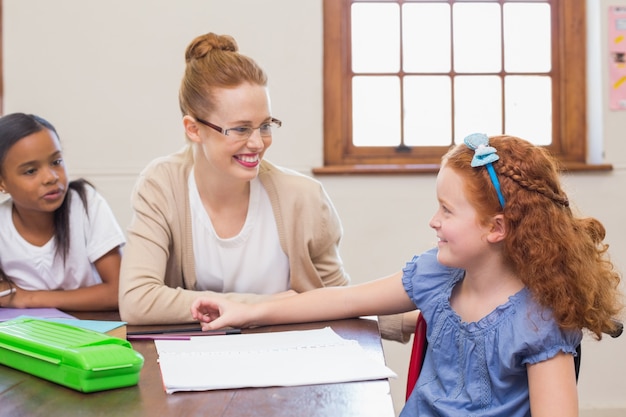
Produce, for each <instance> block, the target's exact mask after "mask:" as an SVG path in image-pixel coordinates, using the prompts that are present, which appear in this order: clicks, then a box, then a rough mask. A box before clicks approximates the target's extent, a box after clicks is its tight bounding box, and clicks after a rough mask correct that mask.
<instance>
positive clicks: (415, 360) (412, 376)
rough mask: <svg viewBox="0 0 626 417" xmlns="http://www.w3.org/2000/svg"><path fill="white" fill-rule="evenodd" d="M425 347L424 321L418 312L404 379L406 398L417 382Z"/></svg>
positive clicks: (426, 343)
mask: <svg viewBox="0 0 626 417" xmlns="http://www.w3.org/2000/svg"><path fill="white" fill-rule="evenodd" d="M427 347H428V341H427V340H426V321H425V320H424V316H422V314H421V313H420V314H419V315H418V316H417V322H416V324H415V334H414V335H413V348H412V349H411V361H410V362H409V373H408V376H407V380H406V399H408V398H409V396H410V395H411V393H412V392H413V387H414V386H415V383H416V382H417V378H418V377H419V376H420V371H421V370H422V362H424V356H426V348H427Z"/></svg>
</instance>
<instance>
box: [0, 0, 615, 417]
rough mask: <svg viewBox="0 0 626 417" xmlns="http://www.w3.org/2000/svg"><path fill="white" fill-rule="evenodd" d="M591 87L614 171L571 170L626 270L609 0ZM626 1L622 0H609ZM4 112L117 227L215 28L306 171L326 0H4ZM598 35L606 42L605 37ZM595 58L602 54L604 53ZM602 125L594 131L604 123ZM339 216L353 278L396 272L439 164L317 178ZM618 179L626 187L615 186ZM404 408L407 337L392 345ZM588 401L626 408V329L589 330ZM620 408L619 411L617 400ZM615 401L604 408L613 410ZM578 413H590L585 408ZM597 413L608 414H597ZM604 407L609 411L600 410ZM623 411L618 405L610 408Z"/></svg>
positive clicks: (424, 219) (318, 142)
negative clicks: (244, 60)
mask: <svg viewBox="0 0 626 417" xmlns="http://www.w3.org/2000/svg"><path fill="white" fill-rule="evenodd" d="M590 3H592V4H593V3H596V5H595V6H593V7H595V8H597V12H598V13H597V18H596V19H595V20H596V21H597V22H596V23H597V24H598V25H599V29H595V32H594V33H596V34H598V33H600V35H599V36H596V39H595V40H594V43H595V47H596V48H600V50H601V52H600V53H599V54H597V55H596V56H595V57H593V56H592V59H594V67H595V68H596V69H597V73H596V74H595V78H593V79H592V80H591V83H590V90H592V91H594V92H598V91H599V92H600V94H599V97H598V98H597V101H598V104H599V106H601V107H600V108H598V107H594V109H595V111H594V113H593V114H594V115H595V116H594V117H595V118H596V121H597V123H596V125H597V126H601V130H603V132H602V137H601V139H602V138H603V139H604V141H603V144H602V143H601V144H600V145H601V146H602V145H603V146H604V150H605V152H606V161H607V162H609V163H612V164H613V166H614V170H613V171H611V172H602V173H577V174H573V175H570V176H568V177H567V178H566V181H567V186H568V190H569V193H570V197H571V198H572V199H573V200H575V201H576V202H577V203H578V205H579V206H580V207H581V208H582V209H583V210H584V211H585V212H586V214H589V215H593V216H595V217H597V218H599V219H600V220H601V221H603V222H604V223H605V225H606V226H607V229H608V236H607V241H608V242H610V244H611V248H610V252H611V254H612V256H613V258H614V260H615V262H616V263H617V265H618V266H619V267H620V268H621V270H626V222H625V221H624V220H623V215H622V213H623V212H624V209H623V206H624V204H625V203H626V195H625V194H624V191H623V189H624V187H623V184H624V183H625V182H626V172H625V171H626V170H625V168H626V142H625V141H624V140H623V137H624V136H623V132H624V131H626V113H625V112H610V111H609V110H608V106H607V104H606V102H607V94H608V92H607V91H608V87H607V83H608V81H607V75H606V73H607V71H608V66H607V59H608V58H607V54H606V33H605V32H606V25H605V24H604V23H602V22H604V21H606V9H607V7H608V5H609V3H608V2H606V1H600V2H599V6H598V4H597V3H598V2H590ZM616 3H617V4H622V5H623V4H624V3H625V2H624V0H621V1H613V2H612V3H611V4H616ZM3 5H4V11H3V18H4V21H3V31H4V33H3V40H4V65H5V67H4V75H5V79H4V87H5V101H4V109H5V113H11V112H16V111H23V112H30V113H37V114H40V115H41V116H43V117H45V118H47V119H49V120H50V121H51V122H52V123H53V124H55V126H56V127H57V129H58V131H59V133H60V136H61V141H62V143H63V146H64V149H65V158H66V161H67V163H68V167H69V170H70V174H71V175H72V176H73V177H79V176H83V177H87V178H88V179H90V180H91V181H93V182H94V183H95V184H96V186H97V187H98V189H99V190H100V191H101V192H102V193H103V194H104V196H105V197H106V198H107V199H108V201H109V202H110V204H111V206H112V207H113V210H114V212H115V214H116V215H117V217H118V220H119V222H120V223H121V224H122V226H126V225H127V224H128V222H129V221H130V209H129V195H130V190H131V187H132V185H133V183H134V180H135V177H136V175H137V174H138V173H139V171H140V170H141V168H143V167H144V166H145V165H146V164H147V163H148V161H150V160H151V159H153V158H154V157H156V156H159V155H164V154H167V153H169V152H171V151H174V150H175V149H177V148H178V147H180V146H182V144H183V143H184V136H183V131H182V126H181V123H180V117H181V116H180V113H179V110H178V102H177V92H178V86H179V82H180V78H181V76H182V71H183V68H184V59H183V54H184V49H185V47H186V46H187V44H188V43H189V42H190V41H191V40H192V39H193V38H194V37H195V36H196V35H199V34H202V33H206V32H209V31H212V32H216V33H226V34H230V35H233V36H234V37H235V38H236V39H237V41H238V42H239V45H240V49H241V51H242V52H244V53H246V54H249V55H250V56H252V57H253V58H255V59H256V60H257V61H258V62H259V63H260V64H261V65H262V66H263V67H264V68H265V69H266V70H267V72H268V74H269V76H270V88H271V93H272V105H273V113H274V114H275V115H276V116H277V117H278V118H280V119H281V120H283V121H284V125H283V128H282V129H281V130H280V131H279V132H278V133H277V134H276V135H275V140H274V144H273V146H272V148H271V149H270V151H269V152H268V153H267V158H268V159H270V160H272V161H273V162H275V163H278V164H280V165H283V166H286V167H290V168H293V169H296V170H299V171H301V172H304V173H307V174H310V172H311V168H313V167H317V166H320V165H321V164H322V141H323V139H322V123H323V117H322V0H298V1H293V0H263V1H260V0H219V1H218V0H177V1H171V0H89V1H85V0H3ZM598 44H599V45H598ZM598 59H600V61H601V62H598ZM596 131H597V129H596ZM319 179H320V180H321V181H322V182H323V183H324V185H325V186H326V188H327V191H328V193H329V194H330V196H331V198H332V199H333V201H334V203H335V205H336V207H337V210H338V211H339V214H340V216H341V218H342V221H343V224H344V229H345V238H344V240H343V243H342V254H343V257H344V261H345V263H346V267H347V268H348V270H349V271H350V273H351V275H352V277H353V281H354V282H362V281H365V280H368V279H372V278H376V277H378V276H382V275H386V274H389V273H393V272H395V271H397V270H399V268H401V267H402V266H403V265H404V263H405V262H406V261H407V260H409V259H410V258H411V256H412V255H413V254H414V253H418V252H421V251H422V250H424V249H426V248H429V247H430V246H431V245H432V244H433V243H434V241H435V235H434V233H433V232H432V231H431V230H429V228H428V225H427V223H428V219H429V218H430V215H431V213H432V212H433V211H434V209H435V201H434V199H433V197H434V187H433V180H434V175H402V176H322V177H319ZM620 184H621V185H620ZM384 347H385V352H386V357H387V360H388V363H389V364H390V366H391V367H392V368H393V369H394V370H395V371H396V372H398V373H399V374H400V378H399V379H398V380H397V381H393V382H392V390H393V395H394V401H395V404H396V408H397V411H398V412H399V410H400V408H401V407H402V404H403V403H404V400H403V398H404V384H405V370H406V366H407V363H408V354H409V351H410V347H409V346H404V345H400V344H398V343H390V342H385V343H384ZM583 352H584V356H583V362H582V363H583V364H582V376H581V381H580V383H579V391H580V404H581V407H582V408H583V410H587V411H589V410H592V409H596V408H600V409H603V408H604V409H607V410H608V409H611V408H612V409H614V412H615V413H621V414H620V415H624V414H623V412H624V411H625V410H626V397H625V396H624V395H623V394H624V392H626V361H624V352H626V337H622V338H620V339H617V340H609V339H606V340H604V341H602V342H601V343H596V342H594V341H591V340H585V342H584V346H583ZM619 410H621V411H619ZM607 413H608V411H607ZM583 414H584V415H592V414H591V413H590V412H587V413H586V414H585V412H583ZM593 415H598V416H599V415H600V414H593ZM602 415H604V416H608V415H609V414H606V413H605V414H602ZM615 415H617V414H615Z"/></svg>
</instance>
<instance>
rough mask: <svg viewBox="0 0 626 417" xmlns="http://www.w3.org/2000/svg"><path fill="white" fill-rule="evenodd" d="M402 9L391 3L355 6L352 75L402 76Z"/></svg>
mask: <svg viewBox="0 0 626 417" xmlns="http://www.w3.org/2000/svg"><path fill="white" fill-rule="evenodd" d="M399 69H400V8H399V7H398V5H397V4H389V3H385V4H382V3H355V4H353V5H352V71H353V72H355V73H367V72H369V73H372V72H398V70H399Z"/></svg>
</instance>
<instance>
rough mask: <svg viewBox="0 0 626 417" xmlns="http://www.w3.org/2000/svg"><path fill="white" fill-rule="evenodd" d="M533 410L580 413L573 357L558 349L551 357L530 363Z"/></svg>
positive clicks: (539, 415) (551, 413) (535, 414)
mask: <svg viewBox="0 0 626 417" xmlns="http://www.w3.org/2000/svg"><path fill="white" fill-rule="evenodd" d="M528 388H529V393H530V412H531V414H532V415H533V417H542V416H563V417H568V416H572V417H576V416H578V390H577V389H576V372H575V370H574V358H573V356H572V355H571V354H569V353H564V352H559V353H558V354H557V355H556V356H555V357H553V358H550V359H548V360H545V361H542V362H538V363H536V364H533V365H528Z"/></svg>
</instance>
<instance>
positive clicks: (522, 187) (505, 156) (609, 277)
mask: <svg viewBox="0 0 626 417" xmlns="http://www.w3.org/2000/svg"><path fill="white" fill-rule="evenodd" d="M489 145H490V146H493V147H494V148H495V149H496V150H497V154H498V156H499V157H500V159H499V160H498V161H496V162H494V163H493V167H494V168H495V171H496V172H497V176H498V179H499V182H500V188H501V191H502V194H503V195H504V199H505V201H506V204H505V206H504V209H502V207H501V206H500V203H499V201H498V197H497V193H496V190H495V188H494V186H493V183H492V182H491V179H490V177H489V174H488V172H487V169H486V168H485V167H476V168H472V167H471V166H470V163H471V160H472V158H473V156H474V151H473V150H471V149H469V148H468V147H467V146H465V145H464V144H460V145H457V146H455V147H453V148H452V149H451V150H450V151H449V152H448V153H447V154H446V155H445V156H444V161H445V162H446V164H447V165H446V166H449V167H452V168H453V169H454V170H455V171H456V172H457V173H459V174H460V175H462V176H463V177H464V179H465V192H466V195H467V197H468V199H469V200H470V202H471V203H472V205H474V207H475V208H476V210H477V212H478V213H479V216H480V217H481V218H482V221H483V222H486V221H487V219H488V218H489V217H491V216H493V215H495V214H497V213H500V212H501V213H502V214H503V215H504V221H505V224H506V230H507V233H506V238H505V240H504V256H505V258H506V260H507V261H508V262H509V263H510V264H511V265H513V267H514V268H515V270H516V271H517V273H518V274H519V277H520V279H521V280H522V281H523V282H524V284H525V285H526V287H527V288H528V289H529V290H530V292H531V294H532V295H533V298H534V299H535V300H537V302H538V303H539V304H541V305H542V306H544V307H548V308H550V309H551V310H552V312H553V314H554V317H555V320H556V321H557V323H558V324H559V326H560V327H561V328H564V329H576V328H578V329H583V328H585V329H588V330H589V331H591V332H592V333H593V334H594V335H595V337H596V338H597V339H601V338H602V333H603V332H609V331H612V330H614V329H615V322H614V321H613V320H612V319H613V318H615V317H616V316H617V315H618V314H619V312H620V311H621V309H622V308H623V304H622V298H621V294H620V293H619V289H618V286H619V282H620V279H621V277H620V274H619V273H618V272H617V271H616V270H615V269H614V266H613V263H612V262H611V261H610V259H609V258H608V254H607V250H608V245H607V244H605V243H604V242H603V240H604V237H605V234H606V231H605V228H604V226H603V225H602V223H600V221H598V220H597V219H595V218H591V217H577V216H575V215H574V214H573V212H572V209H571V208H570V202H569V200H568V198H567V195H566V194H565V192H564V191H563V190H562V188H561V184H560V173H559V167H558V165H557V161H556V159H554V158H553V157H552V156H551V155H550V154H549V153H548V151H547V150H546V149H545V148H542V147H539V146H535V145H533V144H531V143H530V142H528V141H525V140H523V139H520V138H517V137H512V136H495V137H490V138H489Z"/></svg>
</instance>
